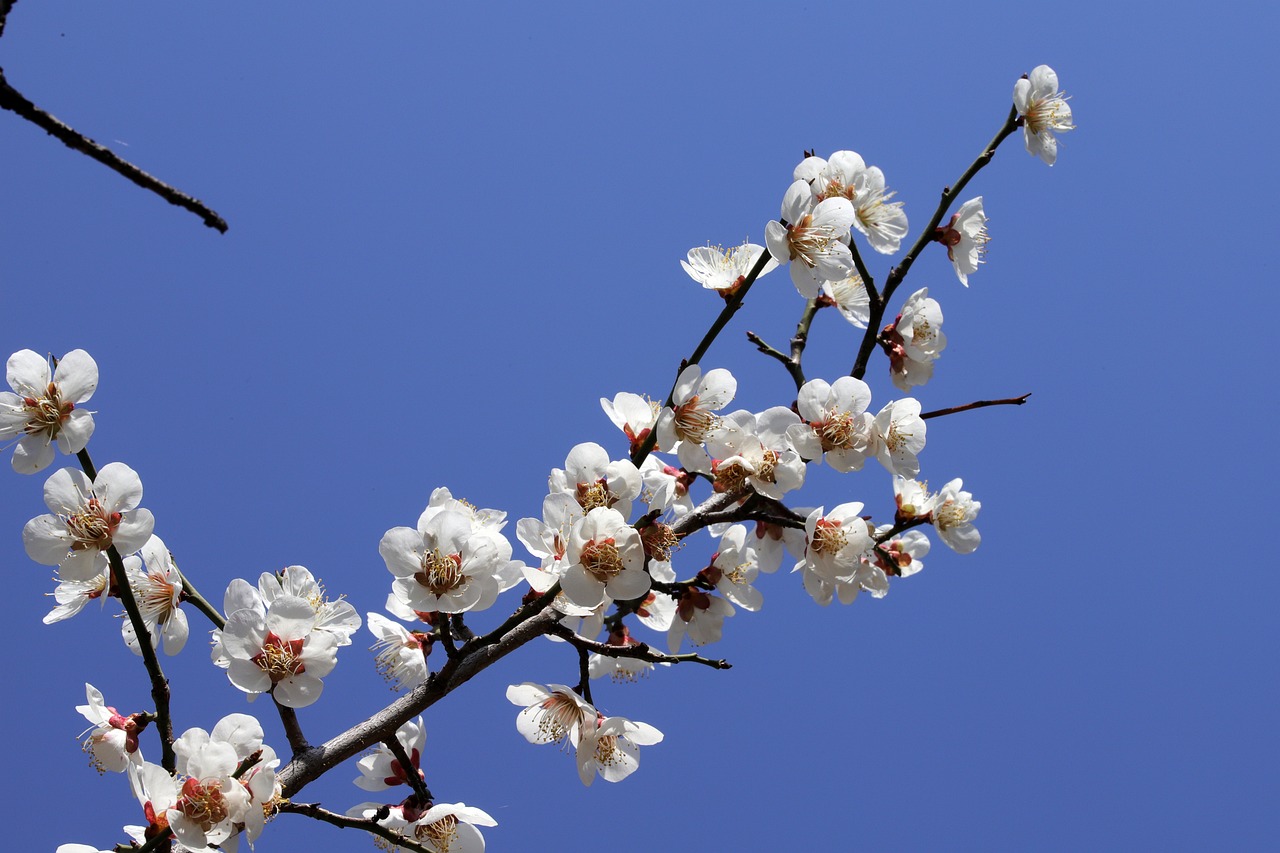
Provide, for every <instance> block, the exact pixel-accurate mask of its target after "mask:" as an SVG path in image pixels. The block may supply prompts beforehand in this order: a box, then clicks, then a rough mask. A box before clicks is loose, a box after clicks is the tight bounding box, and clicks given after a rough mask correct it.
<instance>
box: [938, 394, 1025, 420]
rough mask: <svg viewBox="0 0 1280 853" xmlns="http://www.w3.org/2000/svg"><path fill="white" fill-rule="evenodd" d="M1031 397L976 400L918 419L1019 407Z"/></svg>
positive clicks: (939, 410)
mask: <svg viewBox="0 0 1280 853" xmlns="http://www.w3.org/2000/svg"><path fill="white" fill-rule="evenodd" d="M1030 396H1031V392H1030V391H1028V392H1027V393H1025V394H1023V395H1022V396H1021V397H1009V398H1007V399H1004V400H976V401H975V402H972V403H965V404H964V405H963V406H952V407H951V408H949V409H935V410H934V411H932V412H925V413H924V414H922V415H921V416H920V417H921V418H922V419H923V418H940V417H942V416H943V415H954V414H955V413H956V412H967V411H969V410H970V409H983V408H986V407H987V406H1021V405H1022V404H1023V403H1025V402H1027V398H1028V397H1030Z"/></svg>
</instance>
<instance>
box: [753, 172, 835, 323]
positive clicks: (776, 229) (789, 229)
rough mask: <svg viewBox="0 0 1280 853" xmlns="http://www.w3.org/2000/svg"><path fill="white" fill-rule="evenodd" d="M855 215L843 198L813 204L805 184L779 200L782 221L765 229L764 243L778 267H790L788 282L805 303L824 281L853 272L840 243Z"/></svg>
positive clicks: (798, 184) (799, 183)
mask: <svg viewBox="0 0 1280 853" xmlns="http://www.w3.org/2000/svg"><path fill="white" fill-rule="evenodd" d="M856 218H857V214H856V213H855V212H854V208H853V205H852V204H851V203H850V202H849V200H848V199H847V198H843V197H833V198H826V199H823V200H822V201H820V202H818V203H817V204H814V203H813V194H812V191H811V190H810V188H809V184H808V182H806V181H804V180H797V181H795V182H794V183H793V184H792V185H791V186H790V187H788V188H787V192H786V194H785V195H784V196H783V198H782V221H781V222H779V221H777V220H771V221H770V222H769V223H768V224H767V225H766V226H765V242H766V243H768V245H769V252H770V254H772V255H773V257H774V259H775V260H777V261H778V263H779V264H786V263H790V264H791V281H792V283H793V284H794V285H795V286H796V290H798V291H800V295H801V296H803V297H805V298H806V299H813V298H815V297H816V296H817V295H818V293H819V292H820V290H821V288H822V283H823V282H824V281H836V280H839V279H842V278H845V277H847V276H848V275H849V274H850V273H851V272H853V254H852V253H851V252H850V251H849V247H848V246H847V245H846V244H845V243H844V242H842V241H844V240H847V239H848V238H849V228H850V226H851V225H853V221H854V219H856Z"/></svg>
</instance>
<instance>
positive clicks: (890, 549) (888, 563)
mask: <svg viewBox="0 0 1280 853" xmlns="http://www.w3.org/2000/svg"><path fill="white" fill-rule="evenodd" d="M892 529H893V526H892V525H888V524H886V525H883V526H881V527H877V528H876V536H877V537H879V536H884V535H887V534H888V533H889V531H890V530H892ZM929 547H930V544H929V537H928V536H925V535H924V534H923V533H921V532H920V531H919V530H906V531H903V532H902V533H899V534H897V535H895V536H893V537H891V538H889V539H888V540H887V541H885V542H884V543H883V544H881V545H880V547H878V548H877V549H876V550H875V551H874V552H872V559H873V560H874V562H875V564H876V565H877V566H879V567H880V568H881V569H883V570H884V573H885V574H886V575H896V576H898V577H901V578H907V577H911V576H912V575H914V574H915V573H916V572H919V571H920V570H921V569H923V568H924V563H922V562H920V558H921V557H923V556H924V555H925V554H928V553H929Z"/></svg>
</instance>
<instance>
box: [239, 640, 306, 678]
mask: <svg viewBox="0 0 1280 853" xmlns="http://www.w3.org/2000/svg"><path fill="white" fill-rule="evenodd" d="M249 660H251V661H253V662H254V663H256V664H257V665H258V668H259V669H261V670H262V671H263V672H265V673H266V674H267V676H268V677H269V678H270V679H271V682H272V683H273V684H274V683H277V682H280V681H284V680H285V679H286V678H289V677H290V676H294V675H297V674H298V673H300V672H303V671H305V670H306V666H305V665H304V664H303V663H302V640H282V639H280V638H279V637H278V636H276V635H275V634H274V633H272V632H270V631H268V632H267V638H266V639H265V640H263V641H262V651H260V652H258V653H257V654H256V655H254V656H253V657H251V658H249Z"/></svg>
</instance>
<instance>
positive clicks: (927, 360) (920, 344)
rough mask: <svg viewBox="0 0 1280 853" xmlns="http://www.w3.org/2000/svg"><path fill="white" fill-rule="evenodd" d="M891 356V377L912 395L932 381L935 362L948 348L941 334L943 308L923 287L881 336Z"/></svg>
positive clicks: (910, 298) (909, 299) (894, 382)
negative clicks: (914, 389) (919, 386)
mask: <svg viewBox="0 0 1280 853" xmlns="http://www.w3.org/2000/svg"><path fill="white" fill-rule="evenodd" d="M880 340H881V341H882V342H883V344H882V345H883V346H884V348H885V351H886V352H887V353H888V355H889V377H890V378H891V379H892V380H893V384H894V385H896V386H897V387H898V388H899V389H900V390H902V391H910V390H911V389H912V388H913V387H915V386H916V385H923V384H925V383H926V382H928V381H929V379H930V378H932V377H933V362H934V361H935V360H936V359H937V358H938V356H940V355H941V354H942V351H943V350H944V349H945V348H946V346H947V336H946V335H945V334H943V332H942V307H941V306H940V305H938V302H937V300H934V299H930V298H929V288H927V287H922V288H920V289H919V290H917V291H916V292H915V293H913V294H911V296H910V297H908V299H907V301H906V304H904V305H903V306H902V312H901V313H900V314H898V316H897V318H896V319H895V320H894V321H893V322H892V323H890V324H889V325H887V326H885V327H884V331H882V332H881V333H880Z"/></svg>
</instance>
